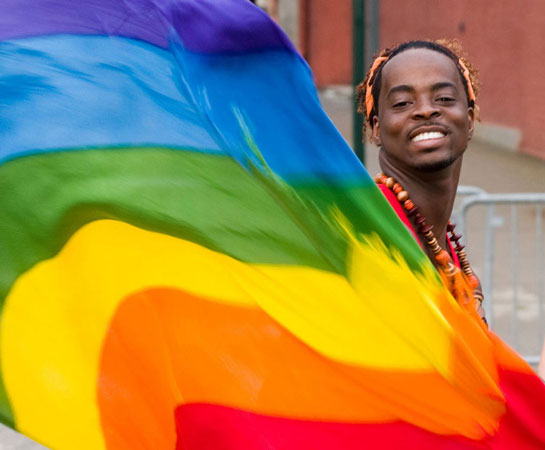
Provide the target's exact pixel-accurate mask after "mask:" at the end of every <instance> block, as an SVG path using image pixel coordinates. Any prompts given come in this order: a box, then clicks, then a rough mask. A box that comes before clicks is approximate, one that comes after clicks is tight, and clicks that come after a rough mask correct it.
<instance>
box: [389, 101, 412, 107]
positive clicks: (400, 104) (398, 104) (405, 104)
mask: <svg viewBox="0 0 545 450" xmlns="http://www.w3.org/2000/svg"><path fill="white" fill-rule="evenodd" d="M408 104H409V102H396V103H394V105H393V106H394V108H403V107H404V106H407V105H408Z"/></svg>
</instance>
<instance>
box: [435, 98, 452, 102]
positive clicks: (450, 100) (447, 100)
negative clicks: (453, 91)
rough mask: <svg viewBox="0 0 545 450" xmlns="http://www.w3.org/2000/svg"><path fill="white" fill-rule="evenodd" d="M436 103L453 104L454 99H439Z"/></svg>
mask: <svg viewBox="0 0 545 450" xmlns="http://www.w3.org/2000/svg"><path fill="white" fill-rule="evenodd" d="M437 101H439V102H441V103H450V102H454V101H455V99H453V98H452V97H439V98H438V99H437Z"/></svg>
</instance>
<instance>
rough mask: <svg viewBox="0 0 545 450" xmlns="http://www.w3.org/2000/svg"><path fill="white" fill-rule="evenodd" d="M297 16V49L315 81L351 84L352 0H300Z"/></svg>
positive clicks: (319, 83)
mask: <svg viewBox="0 0 545 450" xmlns="http://www.w3.org/2000/svg"><path fill="white" fill-rule="evenodd" d="M280 1H286V0H280ZM288 1H290V0H288ZM299 16H300V21H299V36H300V38H299V49H300V51H301V53H302V54H303V57H304V58H305V59H306V60H307V61H309V64H310V65H311V67H312V71H313V72H314V76H315V77H316V84H317V85H318V86H327V85H332V84H348V83H350V82H351V77H352V1H351V0H337V1H334V2H332V1H331V0H299Z"/></svg>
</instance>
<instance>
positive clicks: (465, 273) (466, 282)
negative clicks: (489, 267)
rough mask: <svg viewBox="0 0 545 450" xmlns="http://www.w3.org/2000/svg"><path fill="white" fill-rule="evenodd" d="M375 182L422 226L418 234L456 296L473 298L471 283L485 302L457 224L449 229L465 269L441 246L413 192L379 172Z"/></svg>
mask: <svg viewBox="0 0 545 450" xmlns="http://www.w3.org/2000/svg"><path fill="white" fill-rule="evenodd" d="M375 182H376V183H377V184H382V185H384V186H386V187H387V188H388V189H390V190H391V191H392V192H393V193H394V194H395V196H396V198H397V200H398V201H399V203H400V204H401V205H402V206H403V208H404V209H405V211H406V212H407V215H408V216H409V217H412V218H413V219H414V223H415V224H416V225H417V227H418V229H417V231H418V233H419V234H421V235H422V236H423V237H424V241H425V242H426V244H427V245H428V247H429V248H430V249H431V251H432V252H433V255H434V258H435V260H436V261H437V268H438V270H439V273H440V274H441V276H442V278H443V281H444V282H445V284H446V286H447V287H448V288H449V290H450V291H451V293H452V295H453V296H454V298H455V299H456V300H458V302H461V301H462V300H465V301H468V300H470V298H468V292H467V288H466V286H467V287H469V288H470V292H471V293H472V294H473V298H474V299H475V300H476V301H477V302H479V304H481V303H482V302H483V294H482V292H481V291H480V289H479V280H478V278H477V277H476V275H475V274H474V273H473V269H472V268H471V265H470V264H469V261H468V259H467V254H466V252H465V250H464V248H465V247H464V246H463V245H462V244H461V243H460V239H461V238H462V236H461V235H460V234H456V232H455V229H454V228H455V224H453V223H451V222H450V221H449V222H448V224H447V232H448V233H449V234H450V236H449V238H450V241H451V242H452V243H453V245H454V251H455V252H456V255H457V256H458V259H459V261H460V268H461V270H460V268H459V267H457V266H456V265H455V264H454V262H453V261H452V257H451V255H450V253H449V252H448V251H447V250H444V249H442V248H441V246H440V245H439V242H438V241H437V239H436V237H435V235H434V234H433V231H432V229H433V225H430V224H428V223H426V218H425V217H424V216H423V215H422V214H420V212H419V209H418V206H416V205H415V204H414V202H413V201H412V200H411V199H410V198H409V193H408V192H407V191H406V190H404V189H403V187H402V186H401V184H399V183H398V182H397V181H396V180H395V179H394V178H393V177H388V176H386V175H385V174H383V173H379V174H377V175H376V177H375Z"/></svg>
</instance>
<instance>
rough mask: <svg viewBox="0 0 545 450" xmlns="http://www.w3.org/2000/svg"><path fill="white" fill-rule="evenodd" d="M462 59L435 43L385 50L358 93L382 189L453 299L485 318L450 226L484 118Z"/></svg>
mask: <svg viewBox="0 0 545 450" xmlns="http://www.w3.org/2000/svg"><path fill="white" fill-rule="evenodd" d="M460 53H461V52H460V48H459V46H458V45H457V44H455V43H445V42H432V41H409V42H406V43H404V44H401V45H399V46H396V47H394V48H392V49H386V50H384V51H383V52H382V53H380V55H379V56H378V57H377V58H376V59H375V61H374V63H373V65H372V67H371V69H370V71H369V73H368V74H367V76H366V78H365V80H364V81H363V82H362V83H361V84H360V85H359V86H358V101H359V109H358V110H359V111H360V112H361V113H363V114H364V115H365V119H366V127H368V128H369V129H370V133H371V138H372V140H373V141H374V142H375V143H376V144H377V145H378V146H379V147H380V152H379V162H380V166H381V168H382V170H383V173H382V174H379V175H378V176H377V178H376V181H377V183H378V184H379V188H380V189H381V191H382V192H383V193H384V195H385V196H386V198H387V199H388V201H389V202H390V204H391V205H392V207H393V208H394V210H395V211H396V212H397V214H398V215H399V216H400V218H401V220H402V221H403V222H404V223H405V224H406V225H407V226H408V227H409V229H410V230H411V231H412V232H413V234H414V236H415V238H416V239H417V240H418V241H419V243H420V244H421V246H422V248H423V250H424V251H425V252H426V253H427V255H428V256H429V258H430V260H431V261H432V263H433V264H434V265H435V266H436V267H437V269H438V271H439V273H440V274H441V275H442V277H443V280H444V281H445V283H446V284H447V286H448V287H449V289H450V290H451V292H452V294H453V295H454V297H455V298H456V299H457V300H458V301H463V300H464V299H467V298H471V297H472V295H471V294H470V292H472V293H473V298H475V299H476V300H477V305H476V306H477V307H478V308H479V310H480V313H481V316H482V308H481V305H480V303H481V302H482V294H481V292H480V287H479V282H478V280H477V278H476V276H475V275H474V274H473V272H472V270H471V266H470V265H469V262H468V260H467V256H466V254H465V252H464V250H463V248H464V247H463V246H462V245H461V244H460V242H459V241H460V237H461V236H459V235H457V234H456V233H455V232H454V225H452V224H450V223H449V217H450V215H451V213H452V208H453V204H454V200H455V196H456V189H457V187H458V181H459V177H460V170H461V167H462V157H463V154H464V151H465V150H466V148H467V144H468V142H469V140H470V139H471V137H472V134H473V124H474V120H475V118H476V114H477V113H476V108H477V106H476V104H475V93H476V90H477V89H476V88H477V79H476V73H475V71H474V70H473V69H472V67H471V65H470V64H469V63H468V62H467V61H465V60H464V59H463V58H462V57H461V56H460ZM449 233H450V239H449V236H448V234H449ZM451 241H452V243H451ZM452 244H454V246H453V245H452Z"/></svg>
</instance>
